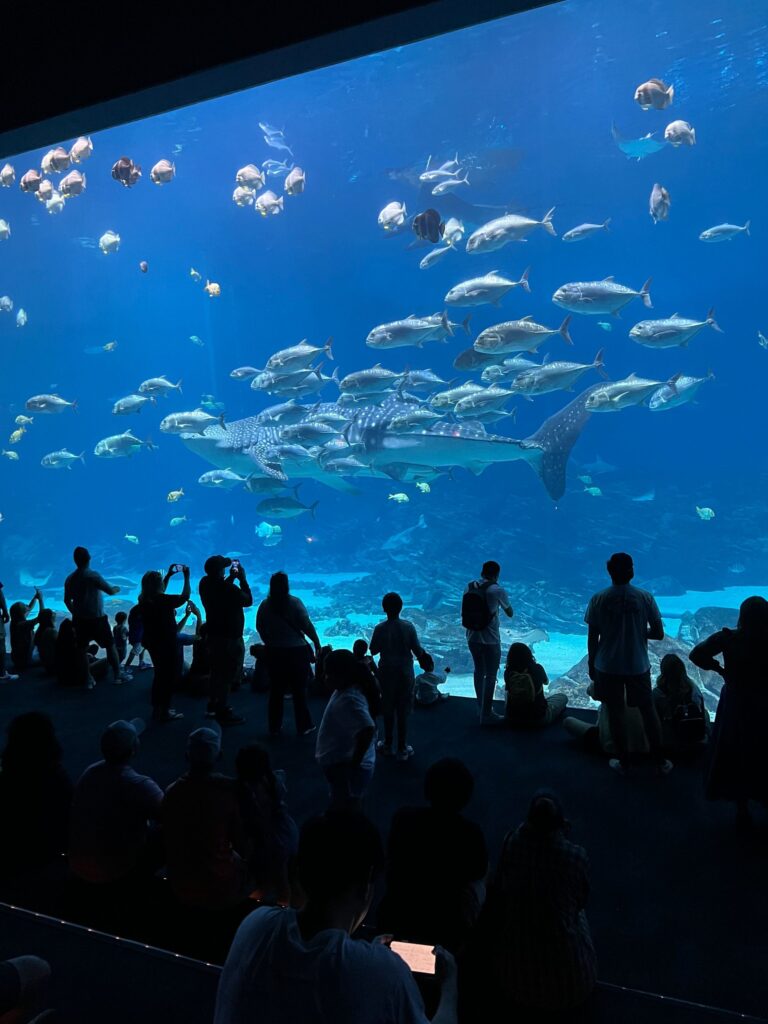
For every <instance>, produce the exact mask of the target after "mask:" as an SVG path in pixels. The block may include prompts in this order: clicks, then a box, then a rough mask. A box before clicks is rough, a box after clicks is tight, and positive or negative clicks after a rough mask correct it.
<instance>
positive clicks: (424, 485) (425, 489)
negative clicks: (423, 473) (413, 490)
mask: <svg viewBox="0 0 768 1024" xmlns="http://www.w3.org/2000/svg"><path fill="white" fill-rule="evenodd" d="M416 487H417V488H418V489H419V490H420V491H421V493H422V494H429V492H430V491H431V490H432V488H431V487H430V486H429V484H428V483H426V481H421V482H420V483H417V484H416Z"/></svg>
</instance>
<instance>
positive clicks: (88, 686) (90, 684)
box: [85, 679, 96, 690]
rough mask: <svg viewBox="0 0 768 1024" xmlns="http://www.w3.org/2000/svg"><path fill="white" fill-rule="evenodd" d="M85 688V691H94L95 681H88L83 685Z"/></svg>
mask: <svg viewBox="0 0 768 1024" xmlns="http://www.w3.org/2000/svg"><path fill="white" fill-rule="evenodd" d="M85 688H86V690H95V689H96V680H95V679H89V680H88V682H87V683H86V684H85Z"/></svg>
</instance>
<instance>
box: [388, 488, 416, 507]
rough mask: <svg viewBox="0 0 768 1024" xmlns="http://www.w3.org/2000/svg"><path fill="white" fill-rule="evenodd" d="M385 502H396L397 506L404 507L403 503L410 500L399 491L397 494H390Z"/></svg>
mask: <svg viewBox="0 0 768 1024" xmlns="http://www.w3.org/2000/svg"><path fill="white" fill-rule="evenodd" d="M387 500H388V501H396V502H397V504H398V505H405V503H406V502H407V501H410V500H411V499H410V498H409V497H408V495H407V494H403V492H402V491H399V492H398V493H397V494H390V495H389V497H388V499H387Z"/></svg>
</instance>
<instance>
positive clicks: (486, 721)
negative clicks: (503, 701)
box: [480, 711, 504, 725]
mask: <svg viewBox="0 0 768 1024" xmlns="http://www.w3.org/2000/svg"><path fill="white" fill-rule="evenodd" d="M503 721H504V715H500V714H499V712H498V711H491V713H490V714H489V715H481V717H480V725H497V724H498V723H499V722H503Z"/></svg>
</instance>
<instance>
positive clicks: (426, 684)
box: [413, 655, 451, 708]
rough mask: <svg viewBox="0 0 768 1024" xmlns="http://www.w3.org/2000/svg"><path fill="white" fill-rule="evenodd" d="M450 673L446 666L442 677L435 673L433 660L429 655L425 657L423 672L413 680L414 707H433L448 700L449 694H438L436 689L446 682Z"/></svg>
mask: <svg viewBox="0 0 768 1024" xmlns="http://www.w3.org/2000/svg"><path fill="white" fill-rule="evenodd" d="M450 671H451V669H450V667H449V666H448V665H446V666H445V668H444V669H443V674H442V675H441V674H440V673H439V672H435V661H434V658H432V656H431V655H427V657H426V658H425V659H424V663H423V671H422V672H420V673H419V674H418V675H417V676H416V679H415V680H414V683H415V688H414V692H413V701H414V703H415V705H416V707H419V708H429V707H435V706H436V705H437V704H440V703H442V701H444V700H448V698H449V696H450V694H448V693H440V690H439V689H438V687H440V686H441V685H442V684H443V683H445V682H446V681H447V679H448V673H449V672H450Z"/></svg>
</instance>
